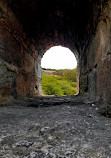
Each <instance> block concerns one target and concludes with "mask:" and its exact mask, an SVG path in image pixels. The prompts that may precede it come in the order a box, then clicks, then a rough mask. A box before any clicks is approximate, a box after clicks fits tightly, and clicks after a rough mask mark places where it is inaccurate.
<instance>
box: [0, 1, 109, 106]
mask: <svg viewBox="0 0 111 158" xmlns="http://www.w3.org/2000/svg"><path fill="white" fill-rule="evenodd" d="M110 36H111V1H110V0H93V1H91V0H85V1H82V0H74V1H72V0H69V1H67V0H61V1H60V0H56V1H50V0H47V1H45V0H38V1H36V0H19V1H18V0H10V1H8V0H1V1H0V59H1V60H3V62H5V63H6V64H7V65H8V67H10V68H11V71H12V69H13V68H14V71H15V76H13V75H11V76H10V71H9V69H6V68H4V70H3V67H2V66H1V67H0V69H1V70H0V72H1V74H0V87H1V88H0V102H8V101H10V100H11V98H13V99H14V98H16V97H34V96H38V95H42V85H41V78H42V75H41V58H42V56H43V55H44V53H45V52H46V50H48V49H49V48H51V47H52V46H56V45H61V46H64V47H68V48H70V49H71V50H72V51H73V52H74V54H75V56H76V58H77V62H78V70H77V81H78V85H77V87H78V90H79V92H80V95H82V96H88V97H90V99H92V100H96V101H99V100H102V101H103V102H107V103H106V104H109V105H110V103H111V88H110V87H111V37H110ZM61 60H62V59H61ZM5 73H6V74H9V76H10V77H8V78H7V79H6V75H5ZM2 74H4V75H2ZM9 78H10V79H9ZM4 81H7V85H5V84H4ZM6 91H7V93H6V94H5V95H4V93H5V92H6ZM4 96H5V97H4Z"/></svg>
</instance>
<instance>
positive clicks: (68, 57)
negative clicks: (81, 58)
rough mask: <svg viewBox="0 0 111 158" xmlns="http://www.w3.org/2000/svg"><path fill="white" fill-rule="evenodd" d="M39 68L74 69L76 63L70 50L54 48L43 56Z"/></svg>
mask: <svg viewBox="0 0 111 158" xmlns="http://www.w3.org/2000/svg"><path fill="white" fill-rule="evenodd" d="M41 67H42V68H46V69H47V68H50V69H74V68H76V67H77V61H76V58H75V56H74V54H73V53H72V52H71V50H70V49H68V48H65V47H62V46H55V47H52V48H50V49H49V50H48V51H47V52H46V53H45V54H44V56H43V58H42V60H41Z"/></svg>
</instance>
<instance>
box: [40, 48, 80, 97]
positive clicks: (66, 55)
mask: <svg viewBox="0 0 111 158" xmlns="http://www.w3.org/2000/svg"><path fill="white" fill-rule="evenodd" d="M77 64H78V63H77V59H76V57H75V55H74V53H73V52H72V51H71V50H70V49H69V48H67V47H63V46H60V45H58V46H53V47H51V48H50V49H48V50H47V51H46V52H45V53H44V55H43V57H42V59H41V67H42V92H43V94H44V95H61V96H63V95H76V94H77V93H78V88H77V87H78V86H79V85H77V84H78V83H79V82H77V77H76V70H77Z"/></svg>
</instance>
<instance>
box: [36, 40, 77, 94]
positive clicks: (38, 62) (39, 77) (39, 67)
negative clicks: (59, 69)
mask: <svg viewBox="0 0 111 158" xmlns="http://www.w3.org/2000/svg"><path fill="white" fill-rule="evenodd" d="M54 46H62V47H64V48H68V47H66V45H65V46H64V45H58V44H57V43H56V44H50V45H49V44H48V47H45V49H44V50H42V51H43V52H42V53H40V55H39V56H40V57H39V61H38V60H37V65H38V66H37V67H36V68H37V72H39V74H40V75H39V76H38V81H39V82H38V86H37V87H38V94H40V95H42V84H41V80H42V75H41V71H42V70H41V59H42V57H43V55H44V54H45V53H46V52H47V51H48V50H49V49H50V48H53V47H54ZM68 49H69V50H71V49H70V48H68ZM75 50H76V49H75ZM72 53H73V54H74V56H75V58H76V61H77V74H76V78H77V94H79V75H80V73H79V70H80V69H79V58H78V54H77V50H76V52H72Z"/></svg>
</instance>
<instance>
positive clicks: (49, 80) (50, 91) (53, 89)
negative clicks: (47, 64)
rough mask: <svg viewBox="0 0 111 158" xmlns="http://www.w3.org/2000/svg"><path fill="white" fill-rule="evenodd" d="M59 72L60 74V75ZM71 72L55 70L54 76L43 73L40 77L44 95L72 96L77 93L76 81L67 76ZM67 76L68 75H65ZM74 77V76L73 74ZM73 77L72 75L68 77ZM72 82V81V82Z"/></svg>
mask: <svg viewBox="0 0 111 158" xmlns="http://www.w3.org/2000/svg"><path fill="white" fill-rule="evenodd" d="M60 71H62V74H61V75H60V73H61V72H60ZM69 71H71V72H72V70H68V73H66V72H67V71H66V70H56V71H55V72H54V75H52V74H51V75H49V74H46V73H43V75H42V91H43V93H44V94H45V95H74V94H76V93H77V88H76V86H77V85H76V80H73V79H72V77H71V79H70V77H69V76H68V75H69V74H70V73H69ZM65 73H66V74H68V75H65ZM75 75H76V74H75ZM70 76H73V75H70ZM73 77H74V78H75V76H73ZM72 80H73V81H72Z"/></svg>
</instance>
